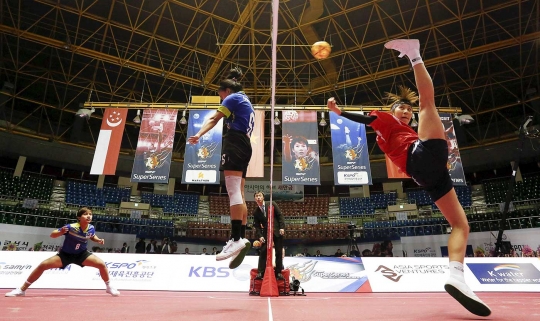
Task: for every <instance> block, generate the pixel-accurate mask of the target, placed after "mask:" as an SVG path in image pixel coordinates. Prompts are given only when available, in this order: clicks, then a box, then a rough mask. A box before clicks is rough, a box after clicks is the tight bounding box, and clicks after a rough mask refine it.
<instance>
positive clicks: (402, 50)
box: [384, 39, 420, 59]
mask: <svg viewBox="0 0 540 321" xmlns="http://www.w3.org/2000/svg"><path fill="white" fill-rule="evenodd" d="M384 47H385V48H386V49H394V50H397V51H399V56H398V57H399V58H402V57H403V56H405V55H406V56H407V57H409V58H410V59H414V58H416V57H414V56H415V55H414V53H415V52H417V53H418V55H419V54H420V41H418V39H396V40H391V41H388V42H387V43H385V44H384ZM411 54H413V57H411Z"/></svg>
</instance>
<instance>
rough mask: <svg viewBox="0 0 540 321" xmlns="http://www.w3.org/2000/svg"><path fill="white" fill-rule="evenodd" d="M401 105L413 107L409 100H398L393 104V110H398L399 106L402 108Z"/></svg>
mask: <svg viewBox="0 0 540 321" xmlns="http://www.w3.org/2000/svg"><path fill="white" fill-rule="evenodd" d="M400 105H409V106H412V104H411V102H410V101H409V100H407V99H401V100H398V101H396V102H395V103H393V104H392V108H391V109H392V110H394V109H396V108H397V106H400Z"/></svg>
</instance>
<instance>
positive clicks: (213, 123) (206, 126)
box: [188, 108, 225, 144]
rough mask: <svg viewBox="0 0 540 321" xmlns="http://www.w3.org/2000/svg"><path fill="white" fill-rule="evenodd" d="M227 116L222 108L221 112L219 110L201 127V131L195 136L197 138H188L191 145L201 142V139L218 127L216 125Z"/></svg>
mask: <svg viewBox="0 0 540 321" xmlns="http://www.w3.org/2000/svg"><path fill="white" fill-rule="evenodd" d="M224 116H225V114H224V113H223V111H222V109H221V108H220V109H219V110H217V111H216V112H215V113H214V114H213V115H212V116H211V117H210V118H208V119H207V120H206V121H205V122H204V125H203V126H202V127H201V129H200V130H199V132H198V133H197V134H195V136H191V137H189V138H188V142H189V143H190V144H197V142H198V141H199V138H201V136H202V135H204V134H206V133H207V132H209V131H210V130H211V129H212V128H214V127H215V126H216V124H217V123H218V122H219V121H220V120H221V118H223V117H224Z"/></svg>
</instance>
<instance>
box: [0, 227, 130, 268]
mask: <svg viewBox="0 0 540 321" xmlns="http://www.w3.org/2000/svg"><path fill="white" fill-rule="evenodd" d="M73 223H74V222H73ZM51 230H52V229H51V228H49V227H35V226H23V225H12V224H0V251H2V250H4V251H5V250H6V249H7V248H6V247H7V246H8V245H9V244H15V246H16V247H17V251H57V250H58V248H59V247H60V246H61V245H62V244H63V243H64V238H63V237H58V238H55V239H53V238H51V237H50V235H51ZM96 234H97V236H99V237H100V238H102V239H104V240H105V244H104V245H100V244H98V243H94V242H92V241H88V244H87V246H88V249H91V248H93V247H94V246H97V247H99V248H102V249H105V248H107V249H108V248H112V249H115V250H118V251H120V249H121V248H122V244H123V243H124V242H125V243H127V245H128V246H129V247H130V248H131V249H132V251H134V249H135V242H136V237H135V235H134V234H119V233H105V232H100V231H99V230H98V231H96ZM0 253H2V254H0V261H1V260H2V255H3V254H4V252H0Z"/></svg>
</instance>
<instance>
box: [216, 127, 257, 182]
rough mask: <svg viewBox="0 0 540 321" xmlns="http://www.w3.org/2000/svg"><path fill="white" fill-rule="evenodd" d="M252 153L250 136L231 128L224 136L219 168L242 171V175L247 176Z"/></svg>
mask: <svg viewBox="0 0 540 321" xmlns="http://www.w3.org/2000/svg"><path fill="white" fill-rule="evenodd" d="M251 153H252V150H251V141H250V140H249V137H248V136H247V135H246V134H244V133H241V132H239V131H236V130H229V131H228V132H227V134H226V135H225V136H224V137H223V147H222V148H221V166H220V167H219V170H220V171H238V172H242V177H244V178H245V177H246V173H247V168H248V165H249V160H250V159H251Z"/></svg>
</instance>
